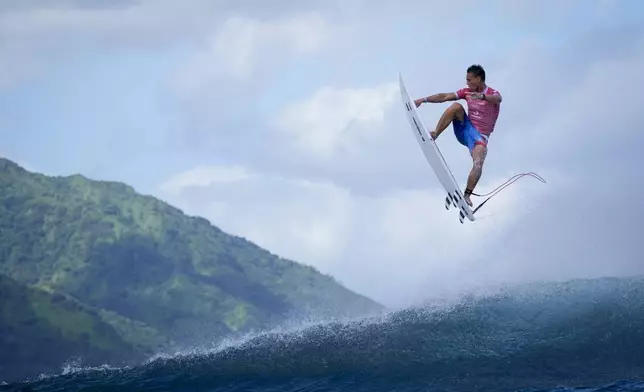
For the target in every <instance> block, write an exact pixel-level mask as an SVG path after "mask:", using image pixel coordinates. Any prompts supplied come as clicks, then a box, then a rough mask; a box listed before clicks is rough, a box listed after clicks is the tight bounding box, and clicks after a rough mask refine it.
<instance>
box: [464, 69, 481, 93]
mask: <svg viewBox="0 0 644 392" xmlns="http://www.w3.org/2000/svg"><path fill="white" fill-rule="evenodd" d="M465 80H466V82H467V87H469V88H470V89H472V90H474V91H476V90H478V88H479V87H480V86H481V77H480V76H476V75H474V74H472V73H470V72H468V73H467V75H466V76H465Z"/></svg>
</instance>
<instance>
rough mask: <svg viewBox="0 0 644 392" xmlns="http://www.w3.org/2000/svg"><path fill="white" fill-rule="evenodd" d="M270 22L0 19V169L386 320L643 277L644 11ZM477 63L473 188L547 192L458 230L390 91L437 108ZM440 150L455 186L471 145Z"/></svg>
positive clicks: (601, 8)
mask: <svg viewBox="0 0 644 392" xmlns="http://www.w3.org/2000/svg"><path fill="white" fill-rule="evenodd" d="M107 3H109V4H110V5H106V4H107ZM233 4H234V5H233ZM268 4H269V3H268V2H264V1H259V0H254V1H235V2H232V1H227V2H224V1H213V0H183V1H181V2H178V1H175V0H140V1H134V0H118V1H110V2H105V1H100V2H99V1H73V0H67V1H64V0H57V1H47V2H44V1H26V0H20V1H17V0H16V1H4V0H3V1H0V37H2V38H1V39H0V154H2V155H3V156H6V157H8V158H10V159H13V160H16V161H18V162H19V163H21V164H23V165H25V166H26V167H27V168H28V169H31V170H35V171H39V172H44V173H47V174H64V175H66V174H73V173H82V174H84V175H86V176H89V177H92V178H95V179H106V180H117V181H123V182H127V183H129V184H131V185H133V186H134V187H135V188H136V189H137V190H138V191H140V192H142V193H147V194H153V195H155V196H157V197H160V198H162V199H163V200H166V201H168V202H170V203H172V204H174V205H176V206H178V207H179V208H181V209H183V210H184V211H185V212H186V213H189V214H194V215H201V216H203V217H206V218H208V219H209V220H210V221H211V222H212V223H213V224H214V225H216V226H219V227H221V228H222V229H223V230H225V231H228V232H230V233H233V234H237V235H241V236H244V237H246V238H248V239H250V240H252V241H254V242H256V243H258V244H259V245H260V246H263V247H265V248H267V249H269V250H271V251H272V252H274V253H277V254H279V255H281V256H284V257H287V258H291V259H294V260H296V261H299V262H301V263H306V264H311V265H314V266H315V267H317V268H318V269H319V270H320V271H322V272H325V273H328V274H331V275H333V276H334V277H336V279H338V280H339V281H340V282H342V283H343V284H345V285H346V286H347V287H349V288H351V289H353V290H356V291H358V292H360V293H363V294H366V295H368V296H370V297H371V298H373V299H375V300H378V301H380V302H382V303H384V304H386V305H390V306H405V305H407V304H409V303H413V302H419V301H422V300H423V299H424V298H427V297H431V296H435V295H440V294H441V293H445V292H446V291H447V292H452V291H459V290H463V289H467V288H472V287H475V286H478V285H481V284H487V283H498V282H504V281H508V282H521V281H526V280H533V279H568V278H574V277H596V276H607V275H610V276H619V275H628V274H638V273H642V272H644V262H643V261H642V260H643V259H642V256H641V251H640V244H641V241H642V235H641V230H642V229H641V225H642V223H643V221H644V212H642V209H641V207H639V206H638V202H639V200H641V199H642V198H643V197H644V175H642V167H643V164H644V158H642V151H643V148H644V147H643V146H644V143H643V142H642V141H643V140H644V139H642V138H643V137H644V127H643V124H644V123H643V120H644V110H642V109H643V108H644V106H643V105H642V103H641V100H640V97H639V95H640V89H641V88H642V87H644V72H643V71H642V70H643V69H644V67H643V66H644V3H642V2H640V1H638V0H620V1H617V0H570V1H565V2H564V1H558V0H557V1H554V0H553V1H549V0H546V1H544V0H534V1H533V0H523V1H515V0H496V1H495V0H490V1H487V2H480V1H466V0H458V1H452V2H446V1H424V2H417V1H394V0H370V1H364V0H338V1H331V0H324V1H322V0H320V1H310V0H309V1H298V2H292V1H289V2H287V1H283V0H277V1H272V2H270V4H271V5H270V6H269V5H268ZM473 63H479V64H482V65H483V66H484V67H485V69H486V71H487V74H488V84H489V85H490V86H491V87H494V88H496V89H497V90H499V91H500V92H501V94H503V96H504V102H503V104H502V108H501V115H500V118H499V121H498V123H497V128H496V131H495V132H494V134H493V135H492V137H491V139H490V146H489V153H488V158H487V162H486V165H485V168H484V172H483V177H482V179H481V181H480V183H479V187H478V188H477V190H478V191H479V192H488V191H490V190H492V189H493V188H494V187H496V186H497V185H498V184H500V183H502V182H503V181H505V180H506V179H507V178H508V177H510V176H512V175H513V174H515V173H518V172H524V171H535V172H537V173H538V174H540V175H541V176H542V177H544V178H545V179H546V181H547V184H542V183H540V182H538V181H536V180H534V179H530V178H524V179H521V180H519V181H518V182H516V183H515V184H514V185H512V186H511V187H509V188H507V189H506V190H505V191H504V192H502V193H501V194H499V195H498V196H496V197H495V198H494V199H492V200H491V201H489V202H488V203H487V204H486V205H485V207H484V208H483V209H482V210H481V212H480V216H479V218H478V220H477V221H476V222H474V223H472V222H468V221H466V222H465V224H463V225H462V224H460V223H459V222H458V218H457V215H456V214H455V213H454V211H449V212H448V211H446V210H445V208H444V206H443V199H444V193H443V191H442V190H441V188H440V185H439V183H438V181H437V180H436V178H435V177H434V175H433V174H432V172H431V171H430V169H429V167H428V166H427V163H426V161H425V160H424V157H423V156H422V153H421V151H420V149H419V147H418V145H417V144H416V142H415V140H414V137H413V135H412V133H411V130H410V128H409V125H408V123H407V120H406V118H405V115H404V110H403V106H402V103H401V102H400V95H399V91H398V84H397V81H398V72H402V73H403V75H404V77H405V80H406V83H407V87H408V89H409V91H410V93H411V94H412V95H413V96H414V97H418V96H425V95H429V94H433V93H437V92H451V91H455V90H456V89H458V88H461V87H463V86H464V85H465V70H466V69H467V67H468V66H469V65H471V64H473ZM448 105H449V104H448V103H445V104H434V105H424V106H422V107H421V108H420V109H419V110H420V113H421V115H422V116H423V119H424V121H425V123H426V124H427V125H428V126H429V127H433V126H434V125H435V123H436V121H437V120H438V117H439V116H440V114H441V112H442V111H443V110H444V109H445V108H446V107H447V106H448ZM439 146H440V147H441V149H442V151H443V154H444V155H445V157H446V159H447V161H448V164H449V165H450V166H451V168H452V169H453V171H454V175H455V176H456V178H457V180H458V181H459V182H460V184H461V187H463V186H464V184H465V179H466V176H467V174H468V172H469V169H470V167H471V159H470V157H469V155H468V152H467V149H465V148H464V147H463V146H461V145H459V144H458V143H457V141H456V140H455V138H454V137H453V132H452V131H451V127H450V128H449V129H448V130H447V131H446V132H445V133H444V134H443V135H441V138H440V139H439ZM480 201H481V199H479V198H474V202H475V203H478V202H480Z"/></svg>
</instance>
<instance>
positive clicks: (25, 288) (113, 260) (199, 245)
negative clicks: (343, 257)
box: [0, 158, 381, 380]
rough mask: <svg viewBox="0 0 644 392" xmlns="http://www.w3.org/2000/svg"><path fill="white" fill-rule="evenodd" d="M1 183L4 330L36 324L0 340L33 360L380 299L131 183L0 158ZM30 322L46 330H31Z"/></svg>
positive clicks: (257, 324)
mask: <svg viewBox="0 0 644 392" xmlns="http://www.w3.org/2000/svg"><path fill="white" fill-rule="evenodd" d="M0 187H1V189H2V193H1V194H0V274H2V275H5V276H7V277H9V278H11V279H9V280H8V279H4V280H0V283H2V285H0V287H1V290H2V291H0V293H1V294H2V296H3V298H2V302H1V303H2V305H3V307H2V309H0V315H1V317H2V318H1V319H0V331H4V330H5V329H6V328H10V329H11V328H14V326H16V325H22V323H25V322H27V323H28V324H29V323H31V324H30V325H31V326H32V327H30V328H31V329H30V330H22V331H21V332H20V333H19V335H20V336H22V338H16V339H15V340H13V341H12V342H9V343H7V342H5V341H2V340H0V351H2V350H3V349H4V348H6V347H12V349H13V350H14V351H15V350H17V352H21V353H26V354H25V358H24V359H25V360H27V359H28V358H27V356H28V357H32V358H34V357H37V356H39V355H41V353H43V352H48V351H49V350H56V351H57V352H58V353H57V355H58V356H59V357H60V358H62V357H65V356H66V355H69V356H73V355H79V354H82V353H84V352H90V351H91V352H96V353H98V352H99V351H100V350H103V351H104V352H105V353H111V352H115V353H118V354H119V355H120V354H122V353H125V352H128V351H132V352H137V353H152V352H154V350H155V349H156V348H157V347H158V346H159V345H162V344H170V343H172V342H175V343H176V342H182V343H187V344H192V343H198V342H199V341H200V339H203V338H206V337H207V338H208V339H213V338H216V337H218V336H222V335H224V334H228V333H231V332H237V331H246V330H249V329H254V328H261V327H263V326H267V325H270V324H271V323H275V322H279V321H280V320H282V319H283V318H284V317H288V316H293V315H302V314H312V315H314V316H316V315H357V314H364V313H368V312H371V311H377V310H379V309H381V306H380V305H379V304H376V303H374V302H373V301H371V300H369V299H368V298H365V297H363V296H360V295H357V294H356V293H353V292H351V291H350V290H348V289H346V288H344V287H342V286H341V285H340V284H338V283H337V282H336V281H334V280H333V279H332V278H331V277H329V276H325V275H323V274H320V273H319V272H318V271H316V270H315V269H314V268H311V267H308V266H304V265H301V264H298V263H296V262H293V261H289V260H285V259H283V258H280V257H278V256H276V255H273V254H271V253H270V252H268V251H267V250H264V249H262V248H260V247H258V246H256V245H254V244H253V243H251V242H249V241H247V240H245V239H243V238H240V237H236V236H233V235H229V234H227V233H225V232H223V231H222V230H220V229H218V228H217V227H215V226H213V225H212V224H210V223H209V222H208V221H206V220H205V219H202V218H198V217H189V216H187V215H185V214H183V213H182V212H181V211H180V210H179V209H177V208H174V207H172V206H170V205H168V204H166V203H164V202H162V201H160V200H158V199H156V198H153V197H150V196H144V195H140V194H138V193H136V192H135V191H134V189H133V188H132V187H130V186H127V185H125V184H122V183H116V182H105V181H93V180H90V179H87V178H85V177H83V176H80V175H73V176H67V177H50V176H45V175H42V174H38V173H32V172H28V171H26V170H24V169H23V168H21V167H20V166H18V165H17V164H15V163H13V162H11V161H9V160H6V159H2V158H0ZM5 292H7V293H10V294H6V295H5ZM16 296H17V297H16ZM7 298H8V299H7ZM12 298H14V299H12ZM15 298H19V299H15ZM54 299H57V300H54ZM20 301H21V302H20ZM58 301H60V302H58ZM12 304H13V305H12ZM72 304H74V305H72ZM61 307H65V309H68V310H65V311H62V310H61V309H62V308H61ZM7 309H14V310H7ZM38 309H40V313H39V310H38ZM43 309H45V310H43ZM42 312H45V313H50V315H51V314H54V315H56V317H55V320H53V319H51V318H47V317H45V318H42V317H40V316H42ZM39 315H40V316H39ZM39 317H40V318H39ZM25 320H27V321H25ZM36 320H39V321H36ZM52 320H53V321H52ZM11 330H12V331H16V329H15V328H14V329H11ZM29 331H33V336H46V337H45V338H44V339H45V340H44V342H43V343H42V344H38V345H35V344H34V341H31V342H30V341H29V340H30V339H24V337H25V336H27V335H25V334H27V333H32V332H29ZM79 336H80V337H79ZM78 339H80V340H78ZM21 342H23V343H21ZM6 344H9V346H7V345H6ZM11 344H13V345H11ZM22 344H34V347H27V346H21V345H22ZM2 345H5V347H2ZM16 345H17V346H16ZM57 347H61V348H60V349H58V348H57ZM39 350H40V351H39ZM88 350H89V351H88ZM92 350H94V351H92ZM103 351H101V352H103ZM97 355H98V354H97ZM101 355H102V357H106V356H109V355H108V354H101ZM110 355H111V354H110ZM99 356H100V355H99ZM89 357H91V355H90V356H89ZM6 359H7V358H4V357H0V361H4V360H6ZM1 366H2V363H0V372H1ZM2 376H3V375H2V374H0V380H2ZM5 376H6V375H5Z"/></svg>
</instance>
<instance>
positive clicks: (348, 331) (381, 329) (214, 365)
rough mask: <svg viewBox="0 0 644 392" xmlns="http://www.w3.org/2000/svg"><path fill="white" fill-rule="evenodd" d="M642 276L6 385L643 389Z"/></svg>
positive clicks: (534, 290) (507, 294) (319, 327)
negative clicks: (127, 365) (133, 364)
mask: <svg viewBox="0 0 644 392" xmlns="http://www.w3.org/2000/svg"><path fill="white" fill-rule="evenodd" d="M641 380H644V279H608V280H599V281H589V282H581V281H580V282H573V283H568V284H562V285H545V286H539V285H534V286H530V287H527V288H525V287H524V288H521V289H520V290H519V289H515V290H505V291H502V292H500V293H497V294H495V295H488V296H482V297H476V298H467V299H462V300H460V301H459V302H457V303H456V304H452V305H450V306H441V307H432V308H429V307H427V308H417V309H407V310H403V311H396V312H391V313H389V314H387V315H385V316H379V317H374V318H368V319H362V320H353V321H343V322H327V323H317V324H312V325H309V326H299V327H298V328H294V329H290V330H282V331H271V332H266V333H263V334H257V335H254V336H249V337H247V338H244V339H242V340H239V341H233V342H228V343H226V344H225V345H220V346H219V347H214V348H201V349H199V350H195V351H194V352H192V353H185V352H184V353H181V354H177V355H165V356H160V357H158V358H155V359H152V360H150V361H148V362H146V363H143V364H140V365H138V366H133V367H125V368H111V369H96V368H94V369H81V370H75V371H67V372H63V373H61V374H59V375H50V376H45V377H42V378H41V379H38V380H33V381H26V382H24V383H20V384H9V385H4V386H0V391H4V390H6V391H17V390H22V391H82V390H87V391H99V390H100V391H119V392H121V391H221V392H223V391H572V390H579V391H640V390H641V391H644V382H642V381H641Z"/></svg>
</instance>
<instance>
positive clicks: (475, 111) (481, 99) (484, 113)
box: [414, 64, 502, 206]
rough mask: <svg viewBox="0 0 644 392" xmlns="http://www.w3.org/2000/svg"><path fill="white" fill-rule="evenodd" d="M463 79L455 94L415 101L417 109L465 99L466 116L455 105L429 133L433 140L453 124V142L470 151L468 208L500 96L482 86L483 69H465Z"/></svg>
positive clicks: (459, 107)
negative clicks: (463, 86)
mask: <svg viewBox="0 0 644 392" xmlns="http://www.w3.org/2000/svg"><path fill="white" fill-rule="evenodd" d="M465 80H466V81H467V87H466V88H462V89H460V90H458V91H456V92H455V93H439V94H434V95H430V96H427V97H424V98H419V99H416V100H415V101H414V103H415V104H416V107H419V106H420V105H422V104H423V103H426V102H431V103H441V102H446V101H456V100H459V99H465V101H466V102H467V108H468V113H465V109H463V105H461V104H460V103H458V102H455V103H453V104H452V105H451V106H450V107H448V108H447V109H446V110H445V112H443V115H442V116H441V118H440V119H439V120H438V124H436V128H435V130H434V131H432V132H430V134H431V136H432V138H433V139H434V140H436V138H437V137H438V136H439V135H440V134H441V132H443V131H444V130H445V128H447V126H448V125H449V124H450V123H452V125H453V127H454V134H455V135H456V139H457V140H458V141H459V142H460V143H461V144H462V145H464V146H466V147H467V148H468V149H469V150H470V155H471V156H472V161H473V164H474V165H473V167H472V170H471V171H470V174H469V176H468V177H467V185H466V187H465V192H464V195H463V196H464V198H465V201H466V202H467V204H468V205H470V206H472V200H471V199H470V195H471V194H472V192H473V191H474V188H475V187H476V184H477V183H478V181H479V179H480V178H481V173H482V171H483V162H485V157H486V156H487V143H488V138H489V137H490V134H491V133H492V131H494V126H495V124H496V119H497V118H498V117H499V110H500V108H501V100H502V98H501V94H500V93H499V92H498V91H496V90H495V89H493V88H491V87H489V86H487V85H486V84H485V70H484V69H483V67H481V66H480V65H478V64H475V65H472V66H470V67H469V68H468V69H467V73H466V77H465Z"/></svg>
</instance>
